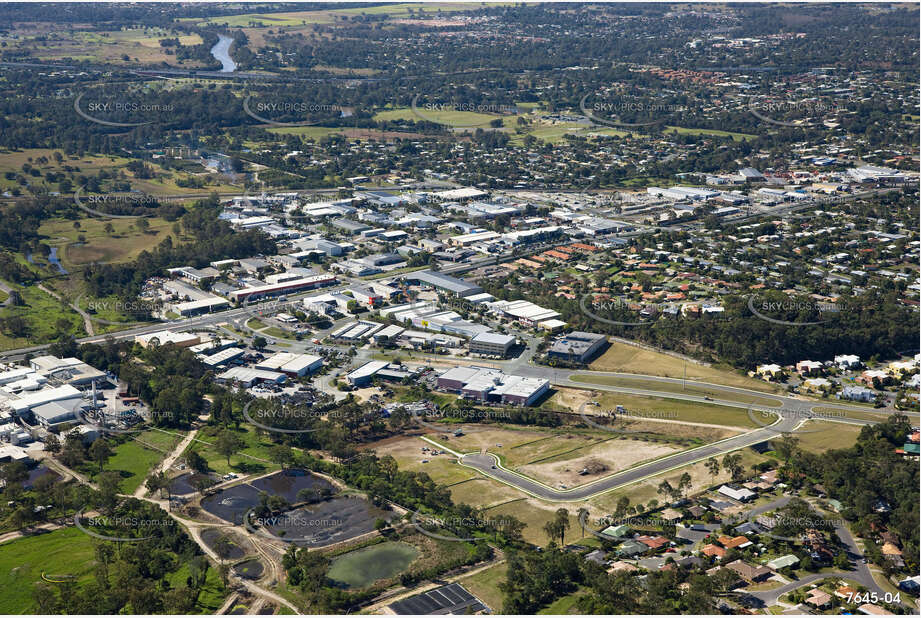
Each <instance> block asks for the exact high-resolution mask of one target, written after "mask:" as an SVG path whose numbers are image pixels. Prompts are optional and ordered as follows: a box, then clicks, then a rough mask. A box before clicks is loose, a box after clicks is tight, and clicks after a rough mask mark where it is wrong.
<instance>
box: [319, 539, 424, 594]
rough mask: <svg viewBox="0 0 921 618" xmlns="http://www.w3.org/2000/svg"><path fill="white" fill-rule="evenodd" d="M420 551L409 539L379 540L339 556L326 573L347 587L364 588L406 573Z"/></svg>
mask: <svg viewBox="0 0 921 618" xmlns="http://www.w3.org/2000/svg"><path fill="white" fill-rule="evenodd" d="M418 555H419V550H418V549H417V548H415V547H413V546H412V545H410V544H409V543H397V542H393V541H388V542H385V543H378V544H377V545H372V546H371V547H367V548H365V549H359V550H357V551H353V552H349V553H347V554H343V555H341V556H338V557H337V558H336V559H335V560H333V563H332V565H330V567H329V571H328V572H327V574H326V575H327V577H329V578H330V579H331V580H333V581H335V582H337V583H340V584H344V585H345V587H346V588H364V587H366V586H370V585H371V584H373V583H374V582H376V581H377V580H379V579H389V578H391V577H394V576H395V575H398V574H399V573H402V572H403V571H405V570H406V568H407V567H408V566H409V565H410V563H411V562H412V561H413V560H414V559H415V558H416V556H418Z"/></svg>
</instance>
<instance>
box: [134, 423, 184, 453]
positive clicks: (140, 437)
mask: <svg viewBox="0 0 921 618" xmlns="http://www.w3.org/2000/svg"><path fill="white" fill-rule="evenodd" d="M184 435H185V432H184V431H176V430H173V429H170V430H169V431H166V430H162V429H148V430H147V431H142V432H141V433H139V434H137V435H136V436H135V438H136V439H137V441H139V442H143V443H144V444H145V445H150V446H152V447H154V448H155V449H158V450H160V451H163V452H167V453H168V452H170V451H172V450H173V449H174V448H176V445H177V444H179V442H180V441H181V440H182V438H183V436H184Z"/></svg>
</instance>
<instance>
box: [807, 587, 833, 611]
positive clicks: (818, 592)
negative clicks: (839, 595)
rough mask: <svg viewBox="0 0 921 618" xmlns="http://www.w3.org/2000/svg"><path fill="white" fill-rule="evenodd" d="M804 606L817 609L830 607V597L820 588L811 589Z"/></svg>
mask: <svg viewBox="0 0 921 618" xmlns="http://www.w3.org/2000/svg"><path fill="white" fill-rule="evenodd" d="M805 602H806V605H811V606H812V607H815V608H817V609H824V608H826V607H829V606H830V605H831V595H830V594H828V593H827V592H825V591H824V590H822V589H820V588H813V589H812V590H810V591H809V595H808V596H807V597H806V601H805Z"/></svg>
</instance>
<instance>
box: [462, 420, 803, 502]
mask: <svg viewBox="0 0 921 618" xmlns="http://www.w3.org/2000/svg"><path fill="white" fill-rule="evenodd" d="M799 420H800V419H799V418H794V419H791V418H783V419H781V420H779V421H778V422H776V423H775V424H774V425H772V426H771V427H770V428H762V429H757V430H755V431H750V432H748V433H744V434H742V435H739V436H734V437H732V438H727V439H725V440H720V441H719V442H714V443H712V444H707V445H705V446H700V447H697V448H694V449H690V450H687V451H682V452H680V453H675V454H674V455H668V456H666V457H663V458H661V459H657V460H655V461H651V462H649V463H645V464H641V465H638V466H635V467H633V468H629V469H627V470H624V471H623V472H617V473H615V474H612V475H610V476H606V477H604V478H601V479H598V480H597V481H593V482H591V483H587V484H585V485H580V486H578V487H574V488H572V489H554V488H553V487H550V486H549V485H544V484H543V483H541V482H540V481H536V480H534V479H532V478H529V477H526V476H523V475H521V474H518V473H517V472H513V471H512V470H509V469H507V468H504V467H502V465H501V464H500V463H499V458H498V457H496V456H495V455H493V454H492V453H473V454H469V455H463V456H462V457H461V458H460V460H459V461H460V463H461V464H462V465H464V466H467V467H469V468H474V469H475V470H478V471H479V472H481V473H483V474H485V475H486V476H489V477H491V478H494V479H496V480H498V481H501V482H503V483H506V484H507V485H511V486H513V487H515V488H517V489H519V490H521V491H523V492H525V493H527V494H530V495H532V496H534V497H536V498H541V499H542V500H549V501H552V502H574V501H579V500H586V499H588V498H591V497H592V496H596V495H598V494H602V493H605V492H608V491H611V490H612V489H616V488H618V487H621V486H623V485H629V484H630V483H635V482H637V481H640V480H642V479H644V478H646V477H648V476H654V475H656V474H661V473H662V472H668V471H669V470H672V469H675V468H680V467H682V466H686V465H688V464H692V463H695V462H698V461H701V460H704V459H707V458H709V457H716V456H719V455H722V454H723V453H728V452H731V451H736V450H739V449H741V448H745V447H746V446H752V445H754V444H758V443H759V442H764V441H765V440H770V439H771V438H775V437H777V435H778V432H783V431H790V430H792V429H793V428H794V427H796V425H797V424H798V423H799Z"/></svg>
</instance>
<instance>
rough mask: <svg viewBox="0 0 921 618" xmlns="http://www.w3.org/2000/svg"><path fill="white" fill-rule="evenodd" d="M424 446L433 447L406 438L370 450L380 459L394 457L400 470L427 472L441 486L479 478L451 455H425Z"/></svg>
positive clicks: (384, 443)
mask: <svg viewBox="0 0 921 618" xmlns="http://www.w3.org/2000/svg"><path fill="white" fill-rule="evenodd" d="M423 446H431V445H430V444H428V443H426V442H424V441H423V440H421V439H419V438H418V437H413V436H405V437H401V438H395V439H394V438H391V439H388V440H384V441H381V442H378V443H376V444H371V445H369V448H370V449H373V450H374V451H375V452H376V453H377V456H378V457H383V456H384V455H390V456H391V457H393V458H394V459H395V460H396V462H397V465H398V466H399V467H400V470H408V471H410V472H425V473H426V474H428V475H429V476H430V477H431V478H432V480H433V481H435V482H436V483H438V484H439V485H454V484H455V483H460V482H462V481H466V480H468V479H472V478H475V477H476V476H477V472H476V471H475V470H472V469H471V468H467V467H464V466H462V465H460V464H458V463H455V461H456V460H455V459H454V458H453V457H451V456H450V455H437V456H435V457H432V456H431V455H428V454H427V453H423V452H422V447H423ZM423 459H427V460H428V461H429V463H427V464H424V463H422V460H423Z"/></svg>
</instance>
